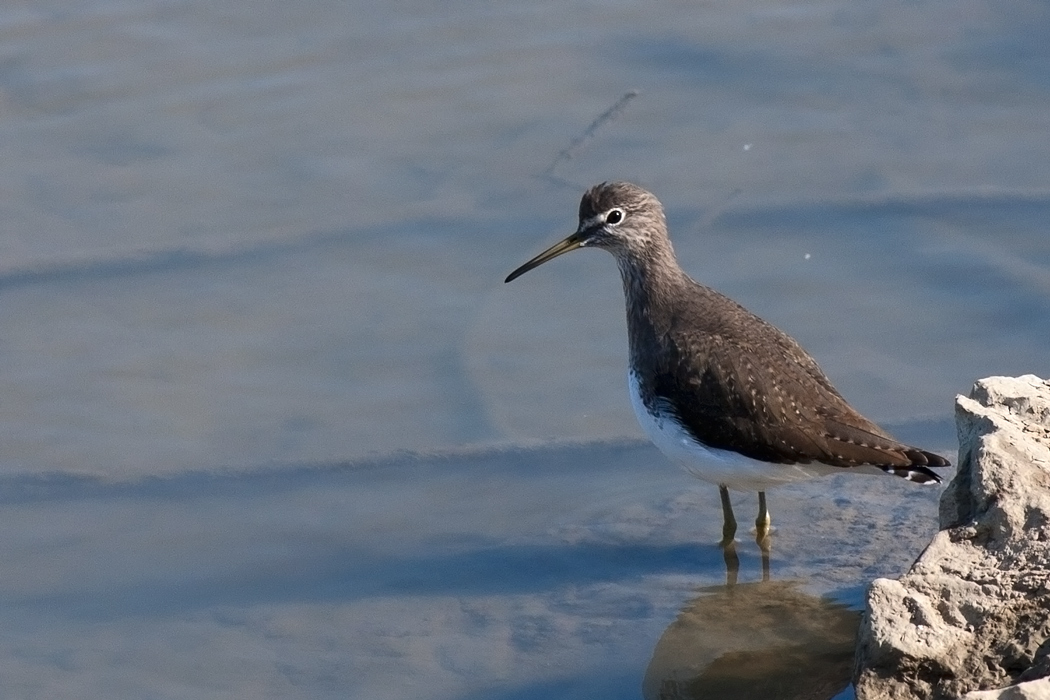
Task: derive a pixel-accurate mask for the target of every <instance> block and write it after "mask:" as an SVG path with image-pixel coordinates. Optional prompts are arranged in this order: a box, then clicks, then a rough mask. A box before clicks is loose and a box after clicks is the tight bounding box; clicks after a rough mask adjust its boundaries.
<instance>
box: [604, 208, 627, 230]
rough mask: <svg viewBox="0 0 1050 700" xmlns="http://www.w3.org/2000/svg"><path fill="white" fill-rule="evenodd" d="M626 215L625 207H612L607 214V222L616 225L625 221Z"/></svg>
mask: <svg viewBox="0 0 1050 700" xmlns="http://www.w3.org/2000/svg"><path fill="white" fill-rule="evenodd" d="M624 216H626V215H625V214H624V213H623V209H620V208H619V207H617V208H616V209H610V210H609V213H608V214H606V215H605V223H607V224H608V225H609V226H615V225H616V224H618V223H620V222H621V221H623V217H624Z"/></svg>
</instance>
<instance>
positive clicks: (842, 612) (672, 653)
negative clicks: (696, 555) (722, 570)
mask: <svg viewBox="0 0 1050 700" xmlns="http://www.w3.org/2000/svg"><path fill="white" fill-rule="evenodd" d="M859 624H860V613H859V612H856V611H852V610H849V609H848V608H847V607H846V606H844V605H842V604H839V603H836V602H834V601H831V600H828V599H826V598H821V597H818V596H813V595H809V594H807V593H804V592H802V591H800V590H798V584H797V583H795V582H788V581H768V580H766V581H762V582H761V583H746V584H740V585H726V586H724V587H723V586H719V587H717V588H714V589H708V590H707V591H705V593H704V595H701V596H699V597H697V598H695V599H693V600H692V601H690V602H689V603H688V604H687V605H686V606H685V607H684V608H683V609H682V611H681V613H679V615H678V618H677V619H676V620H675V621H674V622H673V623H672V624H671V625H670V626H669V627H668V628H667V629H666V630H665V631H664V633H663V636H661V637H660V641H659V642H657V644H656V648H655V649H654V650H653V658H652V660H651V661H650V662H649V668H648V669H647V670H646V673H645V680H644V682H643V684H642V691H643V693H642V694H643V697H644V698H646V700H686V699H689V700H696V699H698V698H719V699H724V698H733V699H734V700H746V699H748V698H756V699H757V698H761V699H762V700H772V699H774V698H793V699H803V698H806V699H809V698H812V700H828V698H832V697H834V696H835V694H836V693H838V692H840V691H842V690H843V689H844V688H846V687H847V686H848V685H849V682H850V678H851V674H852V670H853V647H854V642H855V640H856V635H857V628H858V626H859Z"/></svg>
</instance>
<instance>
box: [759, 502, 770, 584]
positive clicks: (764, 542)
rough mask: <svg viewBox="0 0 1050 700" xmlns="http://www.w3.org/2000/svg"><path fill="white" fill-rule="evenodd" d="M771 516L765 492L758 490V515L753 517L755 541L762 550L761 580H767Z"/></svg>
mask: <svg viewBox="0 0 1050 700" xmlns="http://www.w3.org/2000/svg"><path fill="white" fill-rule="evenodd" d="M772 522H773V520H772V518H770V517H769V509H768V508H766V492H765V491H759V492H758V517H757V518H755V542H756V543H758V548H759V549H761V550H762V580H763V581H768V580H769V551H770V549H772V545H773V538H772V536H771V533H772V531H773V528H772V527H771V525H772Z"/></svg>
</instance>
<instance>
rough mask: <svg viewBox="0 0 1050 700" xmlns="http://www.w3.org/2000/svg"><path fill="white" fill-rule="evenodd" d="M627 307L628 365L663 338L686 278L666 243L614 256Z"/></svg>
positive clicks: (669, 326) (653, 347)
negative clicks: (629, 353)
mask: <svg viewBox="0 0 1050 700" xmlns="http://www.w3.org/2000/svg"><path fill="white" fill-rule="evenodd" d="M616 262H617V265H618V266H619V268H620V278H621V279H622V280H623V293H624V298H625V301H626V304H627V333H628V336H629V338H630V349H631V364H632V366H634V365H635V364H636V363H637V362H638V361H639V359H640V358H641V357H643V356H645V355H646V354H651V353H652V352H653V350H655V349H656V348H657V347H658V346H659V345H660V344H661V343H662V341H663V339H664V338H665V337H666V335H667V333H668V331H669V330H670V328H671V324H672V323H673V320H674V316H675V313H676V312H675V310H676V308H677V305H678V302H679V300H680V298H681V295H682V289H683V286H685V285H686V284H688V277H687V276H686V274H685V273H684V272H683V271H682V268H680V267H679V266H678V261H677V260H675V256H674V251H673V250H672V249H671V247H670V243H668V244H667V245H666V247H664V246H659V247H653V248H649V249H646V250H644V251H641V252H639V253H636V254H631V255H621V256H617V260H616Z"/></svg>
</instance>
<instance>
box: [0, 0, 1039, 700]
mask: <svg viewBox="0 0 1050 700" xmlns="http://www.w3.org/2000/svg"><path fill="white" fill-rule="evenodd" d="M1048 20H1050V11H1048V10H1047V9H1046V7H1045V6H1044V5H1042V4H1040V3H1034V2H1006V3H997V4H995V5H994V6H989V5H987V4H984V3H976V2H964V3H961V4H960V3H958V2H953V3H947V2H937V1H935V2H928V3H914V4H908V5H885V6H884V5H878V4H876V5H870V4H857V3H849V2H830V3H822V4H821V3H809V4H806V3H801V4H800V3H795V4H787V5H785V4H784V3H782V2H759V3H749V4H742V3H728V4H723V5H718V6H713V7H707V6H704V7H698V6H696V5H695V4H694V3H672V4H665V5H661V6H660V7H659V8H654V7H653V6H652V5H651V4H642V3H613V4H603V5H593V4H590V3H568V4H566V3H542V2H539V3H532V4H520V3H519V4H516V5H514V6H506V7H502V6H500V7H495V6H492V5H491V4H482V3H472V2H454V3H445V4H442V5H431V4H427V3H413V2H406V3H398V4H386V5H366V4H361V3H325V2H303V3H297V4H290V5H273V6H260V5H258V4H250V3H245V2H239V1H237V0H230V1H228V2H220V3H215V2H208V3H205V2H198V1H196V0H189V1H187V2H180V3H169V2H163V3H162V2H149V1H147V2H138V3H126V2H107V1H103V2H88V3H79V4H77V5H75V6H70V5H69V4H68V3H35V4H22V5H18V6H9V7H4V8H3V9H0V39H2V42H0V46H2V47H3V50H2V51H3V53H2V55H0V114H2V116H3V119H2V121H0V130H2V133H3V136H4V138H0V154H2V156H3V157H2V158H0V193H2V194H0V197H2V200H0V201H2V207H0V217H2V220H3V222H4V231H5V235H4V236H3V237H0V327H2V328H3V329H4V332H3V334H2V337H0V358H2V360H3V363H2V365H0V368H2V371H0V382H3V387H2V388H3V392H2V394H0V395H2V396H3V397H4V400H3V402H0V445H2V446H3V447H2V449H0V459H2V462H0V469H2V473H0V481H2V482H3V483H4V484H5V486H6V493H7V495H6V496H2V497H0V523H3V524H4V525H5V527H4V528H3V529H2V532H5V533H6V534H5V535H2V536H0V550H4V551H5V553H6V556H5V558H4V560H5V561H7V562H8V566H7V570H6V573H5V575H4V576H3V577H2V583H0V596H3V597H4V599H5V600H6V601H7V602H8V603H9V605H8V606H6V612H5V616H6V619H5V624H4V625H2V627H3V629H4V630H5V632H4V634H3V640H2V642H0V645H2V646H0V659H2V660H3V664H4V667H5V668H7V669H9V670H10V674H11V675H10V680H5V681H4V683H5V685H6V684H11V685H9V687H12V688H17V693H16V694H18V695H19V696H21V697H49V698H60V697H81V696H84V695H85V694H90V695H94V696H97V695H98V694H103V695H106V696H108V697H141V696H143V695H151V696H153V697H176V696H178V697H186V696H193V697H210V696H216V697H218V696H223V697H229V696H230V694H231V693H234V694H239V695H243V696H245V697H327V696H332V697H347V696H352V697H369V698H373V697H405V696H406V695H408V694H417V695H419V694H422V695H426V696H428V697H440V698H467V697H486V698H489V697H507V698H511V697H514V698H522V697H558V696H562V697H580V696H588V695H601V696H604V697H637V696H638V695H639V694H640V693H642V692H643V680H645V685H644V688H645V689H646V690H645V692H647V693H649V692H651V688H652V687H654V686H652V685H651V682H650V681H652V679H653V678H654V677H655V676H654V674H655V673H656V672H655V671H654V672H652V673H650V674H649V676H647V675H646V668H647V667H648V666H649V664H650V660H651V659H652V658H653V652H654V650H655V649H657V648H658V647H659V648H661V649H666V648H667V644H663V645H662V646H661V644H660V642H661V639H662V638H663V639H666V635H665V634H664V632H665V630H667V629H669V626H670V625H671V624H672V622H674V620H675V619H676V618H677V617H678V615H679V613H682V612H683V611H684V610H686V609H687V607H688V604H689V601H691V600H693V599H694V598H696V597H697V595H698V594H697V589H698V588H702V589H704V592H705V596H708V597H710V598H712V599H714V600H717V595H718V591H717V588H718V587H719V586H721V585H722V584H723V583H724V579H725V572H724V569H723V562H722V557H721V554H720V552H719V551H718V550H717V549H716V548H715V547H714V546H713V544H712V543H713V542H715V541H716V540H717V539H718V530H719V519H718V511H717V507H718V501H717V495H716V491H715V489H714V488H713V487H709V486H706V485H702V484H694V483H691V482H690V481H689V480H688V479H686V478H685V477H684V476H683V475H681V474H679V473H677V472H675V471H674V470H673V469H672V468H670V467H669V466H668V465H667V464H666V463H665V462H664V460H663V459H662V458H661V457H660V456H659V455H658V454H657V453H656V452H655V451H653V450H652V449H651V448H649V447H647V446H644V444H642V443H641V442H639V441H638V439H639V438H640V436H641V433H640V431H639V429H638V427H637V426H636V425H635V423H634V418H633V416H632V415H631V410H630V407H629V402H628V400H627V394H626V386H625V385H626V382H625V375H626V343H625V340H624V337H623V336H624V322H623V309H622V298H621V294H620V290H619V281H618V279H617V275H616V273H615V267H614V266H613V264H612V261H611V260H610V259H609V258H608V256H606V255H604V254H597V253H593V252H590V251H586V252H582V253H577V254H575V255H571V256H567V257H565V258H561V259H559V260H557V261H555V262H553V263H551V264H549V265H545V266H544V267H543V268H541V269H539V270H535V271H533V272H530V273H529V274H528V275H527V276H525V277H523V278H522V279H520V280H517V281H515V282H514V283H513V284H511V285H504V284H502V279H503V277H504V276H505V275H506V274H507V273H508V272H509V271H510V270H512V269H514V268H515V267H516V266H517V265H518V264H520V263H521V262H524V261H525V260H526V259H528V258H529V257H531V256H532V255H534V254H535V253H536V252H538V251H539V250H541V249H542V248H544V247H545V246H546V245H548V244H550V243H552V242H554V241H555V240H557V239H559V238H561V237H562V236H564V235H565V234H566V233H568V232H570V231H571V230H572V228H573V227H574V226H575V223H576V222H575V220H574V219H575V210H576V205H577V203H578V199H579V196H580V194H581V192H582V191H583V189H584V188H585V187H586V186H588V185H590V184H593V183H595V182H598V181H602V180H606V179H618V178H624V179H630V180H633V181H636V182H639V183H640V184H643V185H645V186H648V187H650V188H651V189H653V191H655V192H656V193H657V194H658V196H660V198H661V199H662V200H663V202H664V203H665V205H666V207H667V211H668V217H669V221H670V223H671V226H672V233H673V237H674V241H675V246H676V250H677V251H678V254H679V257H680V259H681V262H682V264H683V266H684V267H685V268H686V269H687V270H688V271H689V272H690V273H691V274H693V275H694V276H695V277H696V278H697V279H698V280H700V281H702V282H704V283H706V284H709V285H711V286H714V287H716V288H718V289H719V290H721V291H723V292H725V293H727V294H729V295H730V296H732V297H733V298H735V299H737V300H738V301H740V302H742V303H744V304H745V305H746V306H748V307H749V308H751V309H752V310H754V311H756V312H757V313H759V314H760V315H762V316H764V317H765V318H767V319H768V320H770V321H772V322H774V323H776V324H777V325H779V326H780V327H782V328H784V329H785V330H787V331H788V332H790V333H791V334H792V335H793V336H794V337H796V338H797V339H798V340H799V341H800V342H801V343H802V344H803V345H804V346H805V347H806V348H807V349H808V350H810V352H811V353H813V354H814V355H815V356H816V357H817V358H818V360H819V361H820V362H821V364H822V366H823V367H824V369H825V370H826V371H827V372H828V374H829V375H830V376H831V377H832V379H833V380H834V381H835V383H836V385H837V386H838V387H839V388H840V390H841V391H842V392H843V393H844V394H845V395H846V396H847V398H849V399H850V400H851V401H852V402H853V403H854V404H855V405H856V406H857V407H858V408H859V409H861V410H862V411H863V412H865V413H866V414H868V415H869V416H870V417H872V418H874V419H876V420H877V421H879V422H880V423H882V424H883V425H885V426H887V427H888V428H889V429H891V430H892V431H893V432H895V433H896V434H897V435H898V436H899V437H901V438H902V439H906V440H908V441H911V442H914V443H918V444H921V445H923V446H924V447H926V448H929V449H934V450H937V451H940V452H943V453H945V454H948V455H951V454H952V453H953V451H954V449H955V438H954V428H953V423H952V398H953V396H954V395H955V394H956V393H965V392H967V391H968V390H969V386H970V384H971V383H972V382H973V380H974V379H976V378H979V377H982V376H986V375H992V374H1020V373H1025V372H1035V373H1039V374H1043V375H1045V374H1046V367H1047V347H1048V345H1047V340H1046V339H1047V338H1048V337H1050V236H1047V234H1046V221H1047V220H1048V219H1050V216H1048V215H1050V153H1047V151H1048V150H1050V141H1048V140H1047V139H1046V138H1045V134H1046V133H1047V132H1048V127H1050V124H1048V121H1050V109H1048V107H1050V81H1048V80H1047V79H1046V76H1047V74H1048V69H1050V53H1048V49H1047V47H1046V42H1045V29H1046V28H1047V24H1048ZM629 95H631V96H630V97H628V96H629ZM613 107H615V109H614V110H613V111H614V112H615V113H613V114H609V113H608V111H609V110H610V108H613ZM603 114H607V115H608V116H607V117H603V116H602V115H603ZM566 441H570V442H566ZM570 443H571V444H570ZM577 443H579V444H577ZM434 455H437V456H434ZM885 481H889V482H891V483H885V482H884V481H879V480H870V481H869V480H867V479H854V480H849V479H844V480H841V481H839V480H831V481H821V482H816V483H814V484H809V485H803V486H799V487H792V489H785V490H784V491H778V492H776V493H775V494H771V499H772V509H773V514H774V518H775V519H776V522H777V524H778V527H779V528H780V530H779V532H778V533H777V535H776V541H775V545H774V560H773V563H772V577H773V581H772V582H770V583H771V584H775V586H780V588H777V587H774V588H770V589H768V590H767V591H765V592H764V593H763V594H762V595H764V596H765V598H767V599H769V600H777V599H784V600H787V601H794V602H789V603H788V607H789V608H790V609H791V610H817V609H824V608H823V607H821V606H824V605H825V603H821V602H820V599H819V598H817V599H815V600H816V602H814V599H813V596H821V595H828V596H830V600H832V601H837V602H839V603H846V604H848V605H852V606H854V608H855V607H856V605H857V604H858V602H859V601H860V600H861V591H862V590H863V587H864V585H865V584H866V582H867V581H869V580H870V578H871V577H873V576H876V575H894V574H897V573H899V572H900V571H902V570H903V569H905V568H906V567H907V566H908V564H909V563H910V562H911V560H912V559H913V558H914V556H915V555H916V554H917V553H918V551H919V550H920V548H921V546H922V542H923V541H924V538H925V537H928V535H929V533H930V532H931V531H932V529H934V527H935V517H936V516H935V511H936V508H935V499H936V492H935V491H930V490H918V491H916V490H915V489H913V488H909V487H910V485H908V484H897V483H895V480H885ZM738 503H739V505H738V508H739V509H740V513H738V515H739V516H740V518H741V522H748V521H749V519H750V512H751V510H752V509H753V502H752V499H750V498H749V497H746V496H744V495H740V496H739V497H738ZM818 508H825V509H827V508H832V510H830V511H829V512H828V514H827V516H826V518H825V519H824V520H822V521H820V522H821V527H820V528H819V529H815V528H814V527H813V526H812V524H811V523H807V522H806V517H807V515H809V514H811V513H813V512H816V511H815V509H818ZM876 532H877V535H878V536H877V537H876ZM741 540H742V542H741V544H740V550H741V557H742V572H741V586H743V585H745V584H746V585H751V584H754V583H755V582H756V581H757V579H758V578H760V575H759V574H758V573H757V572H758V570H759V569H760V567H759V565H758V562H757V559H756V549H755V547H754V544H753V543H752V542H750V541H749V539H748V536H747V535H746V533H742V535H741ZM788 581H794V582H796V584H794V585H793V586H788V585H787V584H786V583H785V582H788ZM712 586H714V587H715V588H711V587H712ZM784 586H787V588H786V589H783V590H786V591H787V592H783V593H782V588H783V587H784ZM740 590H741V591H744V590H747V589H745V588H743V587H741V588H740ZM773 591H775V593H774V592H773ZM723 592H724V591H723ZM743 595H744V594H743V593H742V594H741V596H738V597H742V596H743ZM795 596H808V597H809V600H807V601H806V602H799V601H798V599H797V598H795ZM825 602H826V601H825ZM807 606H808V607H807ZM709 607H710V606H709ZM829 609H830V610H831V612H830V613H829V619H830V620H832V621H833V622H832V623H830V624H837V623H836V622H834V621H835V620H838V619H839V618H838V617H836V612H835V611H836V610H838V608H836V607H835V606H834V605H832V606H831V607H830V608H829ZM683 615H685V613H683ZM785 615H786V616H787V619H790V614H789V613H786V614H785ZM683 619H697V618H695V616H694V617H690V616H689V615H685V618H683ZM699 619H703V620H708V622H704V625H709V624H711V623H710V622H709V620H710V619H711V618H699ZM676 629H678V628H676ZM720 636H725V637H726V639H730V638H731V636H732V635H729V634H728V633H727V634H726V635H720ZM817 637H819V635H817V636H816V637H815V638H817ZM769 639H771V640H775V639H776V635H775V634H772V633H771V636H770V637H769ZM676 646H681V645H679V644H677V643H676ZM686 646H688V645H686ZM723 651H729V652H733V653H738V654H745V653H751V651H753V650H750V649H744V650H741V649H736V650H731V649H730V650H723ZM705 654H706V656H705ZM716 657H718V655H717V654H716V653H715V651H712V650H703V651H702V652H701V651H696V652H695V653H693V657H692V658H694V659H697V658H700V659H703V658H712V659H713V658H716ZM719 658H721V657H719ZM730 658H738V659H739V658H742V657H730ZM661 663H664V662H661ZM723 663H724V662H723ZM729 665H730V666H731V667H734V668H743V667H745V666H746V667H751V666H752V665H753V664H752V662H750V661H747V662H746V663H745V662H743V661H739V662H737V663H736V664H735V665H734V664H732V663H730V664H729ZM656 667H657V668H667V666H666V665H664V666H660V664H657V665H656ZM683 673H684V672H683ZM773 674H774V675H776V671H774V672H773ZM682 677H683V678H684V677H685V676H684V675H683V676H682ZM664 680H666V678H665V679H664ZM687 680H688V679H687ZM755 687H757V686H755ZM88 690H90V691H92V692H90V693H86V691H88ZM12 692H14V691H12ZM683 692H685V691H683Z"/></svg>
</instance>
